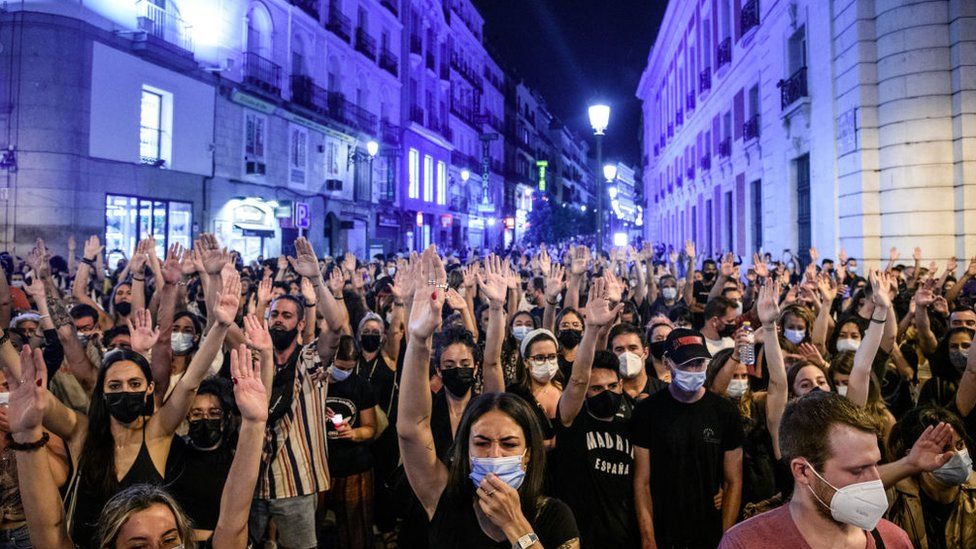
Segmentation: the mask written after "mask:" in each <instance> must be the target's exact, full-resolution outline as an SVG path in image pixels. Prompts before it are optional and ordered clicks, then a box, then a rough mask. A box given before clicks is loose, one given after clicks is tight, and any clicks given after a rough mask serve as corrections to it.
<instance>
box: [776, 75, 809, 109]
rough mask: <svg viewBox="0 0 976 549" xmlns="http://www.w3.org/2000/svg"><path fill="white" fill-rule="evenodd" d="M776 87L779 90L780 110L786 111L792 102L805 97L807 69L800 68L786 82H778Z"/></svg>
mask: <svg viewBox="0 0 976 549" xmlns="http://www.w3.org/2000/svg"><path fill="white" fill-rule="evenodd" d="M776 87H777V88H779V89H780V108H782V109H786V107H789V106H790V105H792V104H793V102H794V101H796V100H797V99H799V98H801V97H806V96H807V68H806V67H800V69H799V70H797V71H796V72H794V73H793V75H792V76H790V77H789V78H787V79H786V80H780V81H779V83H778V84H776Z"/></svg>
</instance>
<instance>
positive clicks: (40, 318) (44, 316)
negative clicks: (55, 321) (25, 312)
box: [37, 315, 51, 320]
mask: <svg viewBox="0 0 976 549" xmlns="http://www.w3.org/2000/svg"><path fill="white" fill-rule="evenodd" d="M45 318H51V315H41V316H39V317H37V320H44V319H45Z"/></svg>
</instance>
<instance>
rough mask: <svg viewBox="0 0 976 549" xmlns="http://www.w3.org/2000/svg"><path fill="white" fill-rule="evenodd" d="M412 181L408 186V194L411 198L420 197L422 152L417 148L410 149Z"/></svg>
mask: <svg viewBox="0 0 976 549" xmlns="http://www.w3.org/2000/svg"><path fill="white" fill-rule="evenodd" d="M409 156H410V158H409V163H410V166H409V169H410V181H409V183H408V184H409V187H408V188H407V196H408V197H410V198H420V191H419V189H420V153H419V152H417V149H410V154H409Z"/></svg>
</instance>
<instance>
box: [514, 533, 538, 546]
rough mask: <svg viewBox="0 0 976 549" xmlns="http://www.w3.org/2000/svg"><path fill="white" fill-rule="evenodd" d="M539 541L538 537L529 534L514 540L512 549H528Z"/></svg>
mask: <svg viewBox="0 0 976 549" xmlns="http://www.w3.org/2000/svg"><path fill="white" fill-rule="evenodd" d="M538 541H539V536H537V535H535V532H529V533H528V534H525V535H524V536H522V537H520V538H519V539H517V540H515V543H513V544H512V549H528V548H529V547H532V546H533V545H535V544H536V543H537V542H538Z"/></svg>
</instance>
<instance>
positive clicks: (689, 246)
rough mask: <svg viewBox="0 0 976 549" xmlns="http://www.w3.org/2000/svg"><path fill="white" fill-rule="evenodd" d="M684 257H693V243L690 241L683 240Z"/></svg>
mask: <svg viewBox="0 0 976 549" xmlns="http://www.w3.org/2000/svg"><path fill="white" fill-rule="evenodd" d="M685 255H687V256H688V257H695V243H694V242H692V241H691V240H685Z"/></svg>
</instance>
